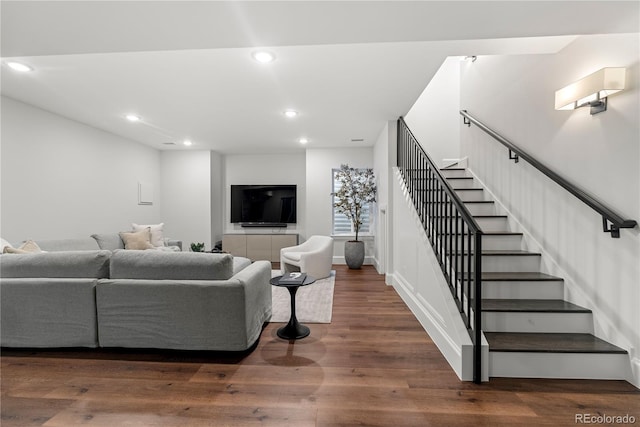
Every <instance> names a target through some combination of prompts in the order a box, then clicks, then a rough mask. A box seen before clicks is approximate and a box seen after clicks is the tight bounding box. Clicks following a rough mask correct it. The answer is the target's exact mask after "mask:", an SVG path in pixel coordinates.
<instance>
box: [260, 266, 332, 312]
mask: <svg viewBox="0 0 640 427" xmlns="http://www.w3.org/2000/svg"><path fill="white" fill-rule="evenodd" d="M280 274H281V273H280V270H272V271H271V277H275V276H279V275H280ZM335 283H336V272H335V271H334V270H332V271H331V276H329V277H327V278H324V279H320V280H316V281H315V282H314V283H312V284H311V285H307V286H301V287H300V288H298V292H297V293H296V317H297V318H298V321H299V322H300V323H331V315H332V313H333V288H334V286H335ZM271 295H272V296H271V298H272V307H271V312H272V314H271V322H276V323H277V322H282V323H287V322H288V321H289V318H290V317H291V296H290V294H289V290H288V289H287V288H284V287H280V286H272V287H271Z"/></svg>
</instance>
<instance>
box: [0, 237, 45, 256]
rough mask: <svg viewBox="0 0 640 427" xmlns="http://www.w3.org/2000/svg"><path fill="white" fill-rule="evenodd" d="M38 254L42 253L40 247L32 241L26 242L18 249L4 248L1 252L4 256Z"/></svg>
mask: <svg viewBox="0 0 640 427" xmlns="http://www.w3.org/2000/svg"><path fill="white" fill-rule="evenodd" d="M38 252H42V249H40V246H38V244H37V243H36V242H34V241H33V240H27V241H26V242H24V243H23V244H22V245H20V247H19V248H14V247H12V246H5V247H4V249H3V250H2V253H4V254H35V253H38Z"/></svg>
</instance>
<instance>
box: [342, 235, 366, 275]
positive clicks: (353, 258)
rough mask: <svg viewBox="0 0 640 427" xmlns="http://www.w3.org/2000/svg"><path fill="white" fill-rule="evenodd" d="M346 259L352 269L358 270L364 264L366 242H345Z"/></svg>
mask: <svg viewBox="0 0 640 427" xmlns="http://www.w3.org/2000/svg"><path fill="white" fill-rule="evenodd" d="M344 259H345V261H346V262H347V265H348V266H349V268H351V269H355V270H357V269H358V268H360V267H362V263H363V262H364V242H363V241H362V240H347V241H346V242H344Z"/></svg>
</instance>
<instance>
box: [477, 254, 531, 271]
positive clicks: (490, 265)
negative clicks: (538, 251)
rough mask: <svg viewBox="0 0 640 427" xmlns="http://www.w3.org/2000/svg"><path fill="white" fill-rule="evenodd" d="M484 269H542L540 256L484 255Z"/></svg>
mask: <svg viewBox="0 0 640 427" xmlns="http://www.w3.org/2000/svg"><path fill="white" fill-rule="evenodd" d="M482 271H487V272H488V271H495V272H510V273H511V272H525V271H540V257H539V256H487V255H483V256H482Z"/></svg>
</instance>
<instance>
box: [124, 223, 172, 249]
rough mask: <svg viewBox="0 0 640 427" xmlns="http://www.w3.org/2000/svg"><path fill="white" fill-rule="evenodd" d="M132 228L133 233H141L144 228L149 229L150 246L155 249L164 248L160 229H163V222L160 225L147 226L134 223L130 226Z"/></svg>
mask: <svg viewBox="0 0 640 427" xmlns="http://www.w3.org/2000/svg"><path fill="white" fill-rule="evenodd" d="M131 225H132V226H133V231H142V230H144V229H145V228H149V229H150V230H151V244H152V245H153V246H155V247H160V246H164V236H163V231H162V229H163V228H164V222H161V223H160V224H147V225H140V224H136V223H135V222H134V223H133V224H131Z"/></svg>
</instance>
